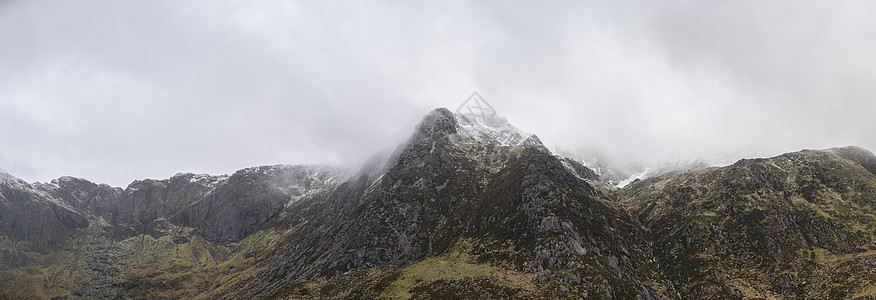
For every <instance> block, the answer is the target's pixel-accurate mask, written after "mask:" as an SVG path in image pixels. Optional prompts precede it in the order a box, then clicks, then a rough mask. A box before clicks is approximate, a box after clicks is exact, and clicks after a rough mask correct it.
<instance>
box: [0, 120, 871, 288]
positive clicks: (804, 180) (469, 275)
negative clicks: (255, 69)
mask: <svg viewBox="0 0 876 300" xmlns="http://www.w3.org/2000/svg"><path fill="white" fill-rule="evenodd" d="M580 161H581V160H580V159H572V158H568V157H566V156H559V155H555V154H554V153H552V152H551V151H549V150H548V148H547V147H545V146H544V145H543V144H542V143H541V141H540V140H539V139H538V137H536V136H535V135H532V134H529V133H526V132H524V131H521V130H519V129H517V128H516V127H514V126H513V125H511V124H509V123H508V122H507V121H506V120H505V119H503V118H499V117H474V116H470V115H462V114H455V113H452V112H450V111H449V110H447V109H436V110H433V111H431V112H430V113H428V114H427V115H425V116H424V118H423V120H422V121H421V122H420V124H418V125H417V127H416V128H415V129H414V132H413V134H412V135H411V137H410V139H409V140H408V141H407V142H406V143H404V144H402V145H400V146H399V147H398V149H397V150H396V151H395V152H394V153H393V154H392V155H389V156H388V157H384V158H378V159H375V160H373V161H371V162H369V163H367V164H365V165H364V166H363V167H362V169H361V170H358V171H353V172H351V171H346V170H341V169H337V168H333V167H328V166H315V165H311V166H286V165H278V166H263V167H254V168H248V169H243V170H240V171H237V172H235V173H234V174H231V175H222V176H211V175H203V174H190V173H180V174H177V175H175V176H173V177H171V178H169V179H163V180H154V179H146V180H138V181H135V182H133V183H131V184H130V185H128V186H127V187H126V188H124V189H123V188H117V187H111V186H108V185H102V184H95V183H92V182H89V181H87V180H85V179H80V178H73V177H62V178H59V179H56V180H53V181H52V182H49V183H32V184H31V183H26V182H24V181H22V180H20V179H17V178H15V177H14V176H12V175H9V174H6V173H0V262H2V264H0V299H7V298H8V299H47V298H57V299H65V298H67V299H73V298H92V299H128V298H132V299H153V298H173V299H177V298H196V299H240V298H244V299H281V298H282V299H290V298H291V299H320V298H326V299H331V298H349V299H375V298H382V299H411V298H413V299H491V298H492V299H555V298H566V299H678V298H684V299H691V298H712V299H723V298H742V297H745V298H824V299H833V298H852V297H861V298H866V297H872V296H874V294H876V291H874V290H873V286H874V282H873V280H872V278H876V276H873V275H876V274H873V271H872V270H873V269H874V268H872V266H873V265H874V251H876V246H874V241H876V238H874V236H876V229H874V226H876V225H874V224H876V222H874V221H876V220H874V212H873V203H874V199H876V177H874V176H876V175H874V171H876V157H874V156H873V154H872V153H870V152H868V151H866V150H864V149H860V148H837V149H830V150H823V151H811V150H807V151H803V152H798V153H789V154H785V155H783V156H779V157H775V158H769V159H754V160H742V161H740V162H737V163H736V164H733V165H731V166H727V167H721V168H705V169H701V168H688V169H695V170H688V171H684V170H683V169H685V168H677V170H675V172H668V173H665V174H663V175H659V176H655V177H651V178H647V179H644V180H638V181H635V182H633V183H631V184H629V185H628V186H626V187H624V188H620V189H618V188H616V187H614V185H615V184H616V183H615V184H612V183H610V182H608V181H607V180H606V179H604V178H602V177H601V175H602V174H607V173H600V172H598V171H595V170H593V169H591V168H588V167H586V166H585V165H584V164H582V163H580ZM685 165H687V164H685ZM679 170H681V171H679Z"/></svg>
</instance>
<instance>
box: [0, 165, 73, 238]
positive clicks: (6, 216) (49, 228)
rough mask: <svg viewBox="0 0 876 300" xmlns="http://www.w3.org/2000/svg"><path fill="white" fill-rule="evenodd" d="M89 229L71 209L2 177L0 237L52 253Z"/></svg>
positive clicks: (33, 189) (16, 181)
mask: <svg viewBox="0 0 876 300" xmlns="http://www.w3.org/2000/svg"><path fill="white" fill-rule="evenodd" d="M87 226H88V220H87V219H86V218H85V217H84V216H83V215H82V214H80V213H78V212H76V211H75V210H74V209H73V208H72V207H70V206H68V205H65V204H64V203H63V202H61V201H58V199H55V198H52V197H51V196H49V195H47V194H45V193H42V192H41V191H39V190H38V189H35V188H34V187H33V186H31V185H30V184H28V183H26V182H24V181H23V180H21V179H18V178H15V177H12V176H11V175H8V174H5V173H0V235H4V236H7V237H9V238H11V239H12V240H15V241H22V242H26V243H28V246H30V247H33V249H34V250H36V251H51V250H57V249H59V248H61V247H63V246H64V245H65V244H66V243H67V241H68V239H69V237H70V236H71V235H72V234H74V233H75V232H76V231H77V230H79V229H82V228H85V227H87Z"/></svg>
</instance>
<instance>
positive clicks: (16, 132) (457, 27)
mask: <svg viewBox="0 0 876 300" xmlns="http://www.w3.org/2000/svg"><path fill="white" fill-rule="evenodd" d="M872 11H876V3H873V2H871V1H843V2H827V1H824V2H809V1H806V2H801V1H772V2H768V3H764V2H760V1H661V2H660V3H654V2H653V1H624V2H618V1H567V2H566V1H556V2H546V3H539V4H534V3H531V2H524V1H501V2H500V1H478V2H475V1H428V2H418V3H411V2H403V1H357V2H355V3H338V2H332V1H279V0H278V1H269V0H266V1H250V2H235V1H186V2H179V1H125V2H119V1H62V2H58V1H15V0H13V1H0V45H2V46H0V168H2V169H3V170H6V171H7V172H9V173H11V174H13V175H15V176H18V177H21V178H23V179H25V180H27V181H50V180H51V179H53V178H57V177H59V176H64V175H72V176H77V177H83V178H87V179H89V180H92V181H96V182H105V183H109V184H111V185H114V186H125V185H127V184H128V183H130V182H131V181H132V180H135V179H142V178H167V177H169V176H171V175H173V174H175V173H177V172H196V173H211V174H225V173H231V172H234V171H235V170H237V169H241V168H245V167H251V166H257V165H265V164H300V163H329V164H340V165H355V164H358V163H361V162H363V161H365V160H367V159H368V158H370V157H371V156H373V155H375V154H376V153H379V152H381V151H391V150H392V149H393V148H395V147H396V145H397V144H398V143H401V142H403V141H404V140H405V139H406V138H407V136H408V135H409V134H410V133H411V132H412V131H413V128H414V126H415V124H416V123H417V122H418V120H419V119H420V118H421V117H422V116H423V115H424V114H425V113H427V112H429V111H430V110H431V109H434V108H436V107H447V108H450V109H451V110H453V109H455V108H456V107H457V106H459V105H460V104H461V103H462V102H463V101H464V100H465V99H466V97H468V95H469V94H471V93H472V92H473V91H478V92H479V93H480V94H481V95H482V96H483V97H484V98H485V99H486V100H487V101H489V103H490V104H491V105H492V106H493V107H494V108H495V109H496V111H498V113H499V114H501V115H503V116H505V117H507V119H508V121H509V122H511V123H512V124H514V125H516V126H517V127H519V128H521V129H522V130H525V131H529V132H532V133H535V134H537V135H538V136H539V137H540V138H541V139H542V141H544V142H545V144H547V146H549V147H551V148H555V149H566V150H571V151H577V152H581V153H594V155H596V154H598V155H604V156H608V157H612V158H613V159H616V160H628V161H644V162H655V161H661V160H669V159H680V158H703V159H712V160H720V159H725V160H726V159H728V158H729V159H735V158H741V157H753V156H771V155H776V154H780V153H783V152H788V151H796V150H800V149H803V148H827V147H834V146H844V145H858V146H862V147H865V148H868V149H870V150H874V149H876V118H873V117H872V114H873V112H876V97H874V95H876V85H874V84H872V83H873V82H876V39H873V37H874V36H876V19H873V18H872V17H871V16H870V12H872Z"/></svg>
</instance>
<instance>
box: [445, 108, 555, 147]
mask: <svg viewBox="0 0 876 300" xmlns="http://www.w3.org/2000/svg"><path fill="white" fill-rule="evenodd" d="M453 116H454V118H455V119H456V122H457V124H458V125H459V126H457V132H458V133H459V134H461V135H464V136H468V137H471V138H474V139H475V140H476V141H479V142H484V143H495V144H499V145H501V146H511V147H524V146H527V145H529V144H531V143H534V142H535V141H537V140H538V137H536V136H535V135H534V134H531V133H528V132H525V131H523V130H520V129H518V128H517V127H514V125H511V124H510V123H508V121H507V120H506V119H505V118H504V117H487V118H481V117H471V116H466V115H460V114H453ZM539 143H540V142H539ZM542 147H543V146H542Z"/></svg>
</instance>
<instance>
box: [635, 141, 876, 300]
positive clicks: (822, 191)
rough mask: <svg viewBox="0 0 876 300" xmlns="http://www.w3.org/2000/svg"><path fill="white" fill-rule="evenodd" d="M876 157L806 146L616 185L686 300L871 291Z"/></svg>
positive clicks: (875, 249)
mask: <svg viewBox="0 0 876 300" xmlns="http://www.w3.org/2000/svg"><path fill="white" fill-rule="evenodd" d="M874 161H876V157H874V156H873V154H872V153H870V152H868V151H866V150H864V149H861V148H853V147H849V148H838V149H829V150H824V151H812V150H804V151H801V152H795V153H788V154H784V155H781V156H777V157H773V158H768V159H745V160H741V161H739V162H737V163H735V164H733V165H731V166H728V167H724V168H711V169H705V170H701V171H695V172H685V173H673V174H668V175H664V176H659V177H655V178H651V179H648V180H644V181H641V182H637V183H633V184H631V185H630V186H629V187H628V188H626V189H623V190H622V192H621V193H622V194H623V196H622V197H623V198H624V200H623V204H624V205H626V206H627V207H628V208H629V209H630V210H631V211H632V212H633V213H634V214H635V215H636V216H637V217H638V218H639V220H640V221H641V222H642V223H643V224H644V225H645V226H646V227H647V228H648V231H649V232H650V233H651V235H652V236H654V237H655V240H654V248H655V256H656V258H657V260H658V261H660V262H661V265H663V266H666V273H667V276H668V277H669V278H670V279H671V280H673V281H674V283H675V284H676V286H678V287H679V291H680V292H681V294H682V295H683V296H684V297H690V298H723V297H745V298H750V297H759V298H772V297H789V298H796V297H805V298H826V299H837V298H847V297H853V296H856V295H857V296H864V295H869V297H873V296H874V294H873V293H874V290H873V286H874V285H876V272H874V268H873V265H874V263H876V244H874V243H876V211H874V205H876V176H874V174H873V173H872V171H870V170H872V169H873V168H872V167H873V166H874V164H873V162H874Z"/></svg>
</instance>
